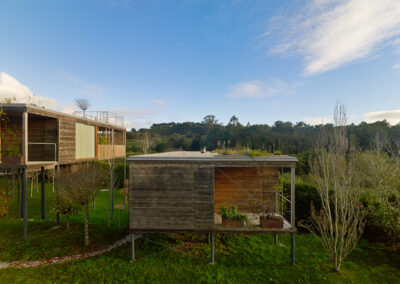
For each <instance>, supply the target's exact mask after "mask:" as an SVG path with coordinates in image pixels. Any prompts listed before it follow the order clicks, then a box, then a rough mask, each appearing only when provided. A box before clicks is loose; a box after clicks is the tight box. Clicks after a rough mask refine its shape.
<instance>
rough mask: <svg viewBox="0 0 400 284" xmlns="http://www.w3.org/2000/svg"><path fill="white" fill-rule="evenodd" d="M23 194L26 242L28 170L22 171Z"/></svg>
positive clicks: (25, 236)
mask: <svg viewBox="0 0 400 284" xmlns="http://www.w3.org/2000/svg"><path fill="white" fill-rule="evenodd" d="M22 192H23V206H22V213H23V218H24V241H26V240H27V239H28V173H27V169H26V168H24V169H22Z"/></svg>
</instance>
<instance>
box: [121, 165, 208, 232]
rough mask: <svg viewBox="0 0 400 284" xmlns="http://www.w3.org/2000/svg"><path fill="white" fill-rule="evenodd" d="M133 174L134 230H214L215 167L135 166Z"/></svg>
mask: <svg viewBox="0 0 400 284" xmlns="http://www.w3.org/2000/svg"><path fill="white" fill-rule="evenodd" d="M129 170H130V173H129V177H130V181H129V205H130V206H129V227H130V229H132V230H143V231H146V230H166V231H168V230H210V229H212V228H213V226H214V190H213V189H214V167H213V166H208V165H196V164H165V163H160V164H148V163H147V164H140V163H139V164H138V163H131V164H130V166H129Z"/></svg>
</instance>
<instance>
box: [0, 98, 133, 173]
mask: <svg viewBox="0 0 400 284" xmlns="http://www.w3.org/2000/svg"><path fill="white" fill-rule="evenodd" d="M0 110H1V112H2V119H1V123H0V132H1V136H0V138H1V139H0V149H1V151H0V167H2V168H7V167H14V168H18V167H26V168H28V169H29V168H34V167H38V166H39V167H41V166H47V165H66V164H74V163H78V162H82V161H88V160H105V159H113V158H120V157H121V158H122V157H125V153H126V152H125V143H126V139H125V137H126V129H125V128H123V125H116V124H114V123H112V121H105V120H96V119H91V118H92V117H90V116H86V115H85V116H84V117H78V116H74V115H68V114H65V113H61V112H57V111H53V110H49V109H46V108H42V107H38V106H34V105H29V104H2V105H0Z"/></svg>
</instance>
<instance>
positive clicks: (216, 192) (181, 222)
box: [129, 152, 297, 233]
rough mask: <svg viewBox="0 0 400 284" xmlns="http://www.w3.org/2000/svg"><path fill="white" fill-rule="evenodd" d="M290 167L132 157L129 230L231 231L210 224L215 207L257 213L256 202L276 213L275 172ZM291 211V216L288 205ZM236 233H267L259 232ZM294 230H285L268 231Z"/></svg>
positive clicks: (222, 159)
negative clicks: (231, 206) (235, 207)
mask: <svg viewBox="0 0 400 284" xmlns="http://www.w3.org/2000/svg"><path fill="white" fill-rule="evenodd" d="M174 155H175V156H174ZM296 162H297V159H296V158H293V157H288V156H271V157H266V158H265V157H262V158H251V157H247V156H239V157H228V156H223V155H215V154H214V153H206V154H204V155H203V156H201V155H199V154H198V153H196V154H194V153H193V155H191V153H190V152H184V153H181V152H172V153H165V154H150V155H141V156H132V157H130V158H129V171H130V172H129V177H130V182H129V205H130V206H129V210H130V211H129V228H130V230H131V232H134V233H139V232H176V231H178V232H192V231H193V232H235V231H237V230H234V229H229V228H228V229H227V228H221V226H220V225H217V224H216V222H215V215H216V213H217V212H218V211H219V210H220V208H221V205H222V204H223V203H227V204H228V205H229V204H231V205H237V206H238V209H239V211H240V212H249V213H259V212H261V211H262V210H263V206H260V205H259V204H257V202H262V203H263V204H265V205H266V206H268V207H270V208H271V210H277V205H276V204H277V184H278V174H279V168H280V167H288V168H293V169H294V167H295V165H296ZM293 174H294V172H293ZM293 194H294V190H293ZM291 198H292V200H293V201H294V198H293V197H291ZM293 204H294V202H293ZM292 210H293V211H292V212H293V213H294V205H293V208H292ZM293 220H294V219H293ZM241 230H242V231H245V232H248V233H252V232H253V233H254V232H260V233H261V232H264V233H265V232H267V233H268V231H267V230H260V229H259V228H253V229H250V228H243V229H241ZM294 230H295V228H294V226H291V225H290V227H287V228H283V229H276V230H273V231H274V232H278V233H285V232H286V233H292V232H293V231H294ZM269 232H272V231H269Z"/></svg>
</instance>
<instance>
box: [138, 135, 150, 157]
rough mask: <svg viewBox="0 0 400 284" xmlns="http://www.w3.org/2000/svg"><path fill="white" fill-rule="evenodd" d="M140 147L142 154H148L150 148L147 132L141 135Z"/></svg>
mask: <svg viewBox="0 0 400 284" xmlns="http://www.w3.org/2000/svg"><path fill="white" fill-rule="evenodd" d="M140 146H141V148H142V152H143V154H145V155H146V154H147V152H148V151H149V149H150V146H151V141H150V137H149V134H148V133H147V132H145V133H144V134H143V137H142V140H140Z"/></svg>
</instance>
